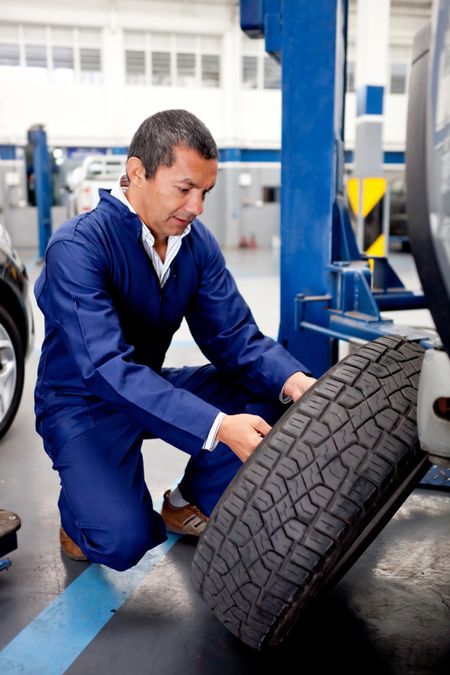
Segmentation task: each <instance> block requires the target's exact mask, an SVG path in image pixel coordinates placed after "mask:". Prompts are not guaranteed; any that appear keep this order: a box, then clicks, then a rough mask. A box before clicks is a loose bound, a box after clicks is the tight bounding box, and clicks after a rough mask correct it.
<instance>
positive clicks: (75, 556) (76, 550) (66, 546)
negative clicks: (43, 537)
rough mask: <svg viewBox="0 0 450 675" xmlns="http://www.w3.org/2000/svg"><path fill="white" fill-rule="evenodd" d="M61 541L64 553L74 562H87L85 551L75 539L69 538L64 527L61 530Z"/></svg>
mask: <svg viewBox="0 0 450 675" xmlns="http://www.w3.org/2000/svg"><path fill="white" fill-rule="evenodd" d="M59 541H60V542H61V548H62V550H63V551H64V553H65V554H66V555H67V556H68V557H69V558H71V559H72V560H87V558H86V556H85V555H84V553H83V551H82V550H81V548H80V547H79V546H77V545H76V543H75V542H74V540H73V539H71V538H70V537H69V535H68V534H67V532H66V531H65V530H63V528H62V527H60V528H59Z"/></svg>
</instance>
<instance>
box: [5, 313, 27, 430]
mask: <svg viewBox="0 0 450 675" xmlns="http://www.w3.org/2000/svg"><path fill="white" fill-rule="evenodd" d="M0 326H1V327H3V328H4V329H5V331H6V332H7V334H8V337H9V340H10V341H11V344H12V347H13V350H14V359H15V368H16V381H15V384H14V391H13V394H12V397H11V400H10V401H9V403H8V406H7V410H5V411H3V409H2V410H0V438H2V437H3V436H4V435H5V434H6V432H7V431H8V429H9V427H10V426H11V424H12V423H13V421H14V418H15V416H16V413H17V410H18V408H19V404H20V400H21V398H22V392H23V384H24V377H25V354H24V349H23V344H22V340H21V337H20V334H19V331H18V329H17V327H16V325H15V323H14V321H13V320H12V319H11V317H10V315H9V314H8V312H7V311H6V310H5V309H4V308H3V307H0ZM1 369H2V355H1V354H0V372H1ZM1 405H2V403H1V401H0V406H1Z"/></svg>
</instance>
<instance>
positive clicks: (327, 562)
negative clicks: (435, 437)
mask: <svg viewBox="0 0 450 675" xmlns="http://www.w3.org/2000/svg"><path fill="white" fill-rule="evenodd" d="M423 352H424V350H423V348H422V347H421V346H420V345H418V344H416V343H412V342H408V341H405V340H403V339H402V338H399V337H397V336H388V337H383V338H379V339H377V340H375V341H373V342H371V343H368V344H366V345H363V346H362V347H359V348H358V349H357V350H356V351H355V352H354V353H353V354H352V355H350V356H348V357H347V358H345V359H344V360H342V361H341V362H340V363H338V364H337V365H336V366H334V367H333V368H331V369H330V370H329V371H328V372H327V373H326V374H325V375H324V376H323V377H322V378H320V380H318V381H317V383H316V384H315V385H314V387H312V388H311V389H310V390H309V391H308V392H307V393H306V394H305V395H304V396H303V397H302V398H301V399H300V400H299V401H298V402H297V403H296V404H294V405H293V406H291V408H290V409H289V410H288V411H287V412H286V413H285V414H284V415H283V417H282V418H281V419H280V420H279V421H278V423H277V424H276V425H275V426H274V428H273V430H272V431H271V433H270V434H269V435H268V436H267V437H266V438H265V439H264V440H263V441H262V442H261V444H260V445H259V446H258V448H257V449H256V450H255V452H254V453H253V455H252V456H251V458H250V459H249V460H248V461H247V462H246V463H245V465H243V466H242V468H241V469H240V471H239V472H238V474H237V475H236V476H235V478H234V479H233V481H232V482H231V483H230V485H229V486H228V488H227V490H226V491H225V493H224V494H223V496H222V498H221V500H220V501H219V503H218V504H217V506H216V508H215V509H214V511H213V513H212V515H211V518H210V520H209V523H208V525H207V527H206V529H205V531H204V533H203V535H202V537H201V538H200V541H199V543H198V545H197V549H196V553H195V556H194V561H193V566H192V581H193V584H194V586H195V588H196V590H197V591H198V592H199V593H200V595H201V596H202V597H203V599H204V600H205V601H206V603H207V605H208V606H209V608H210V609H211V610H212V611H213V612H214V613H215V615H216V616H217V617H218V618H219V619H220V621H222V623H223V624H224V625H225V626H226V627H227V628H228V629H229V630H230V631H231V632H232V633H233V634H234V635H236V636H237V637H239V638H240V640H242V641H243V642H244V643H246V644H247V645H249V646H251V647H253V648H256V649H262V648H264V647H266V646H272V645H275V644H279V643H280V642H282V641H283V640H284V639H285V638H286V637H287V635H288V633H289V631H290V629H291V628H292V627H293V625H294V624H295V622H296V620H297V619H298V618H299V616H300V615H301V614H302V612H303V611H304V610H305V609H306V607H308V606H309V605H310V603H311V601H312V600H313V599H314V598H315V597H316V596H317V594H318V593H319V592H322V591H323V590H324V589H327V588H328V587H329V586H331V585H332V584H333V583H336V582H337V581H338V579H339V578H341V577H342V575H343V574H344V573H345V572H346V571H347V570H348V568H349V567H350V565H351V564H352V563H353V562H354V561H355V560H356V558H357V557H359V555H360V554H361V553H362V552H363V550H364V549H365V548H367V546H368V545H369V544H370V542H371V541H373V539H374V538H375V536H376V534H378V532H379V531H380V530H381V528H382V527H384V525H385V524H386V523H387V522H388V521H389V519H390V518H391V517H392V515H393V514H394V513H395V511H396V510H397V509H398V508H399V506H400V505H401V503H402V502H403V501H404V500H405V499H406V497H407V496H408V494H409V493H410V492H411V490H412V489H413V488H414V487H415V485H416V484H417V483H418V481H419V480H420V478H421V477H422V476H423V474H424V473H425V472H426V471H427V469H428V468H429V463H428V460H427V456H426V454H425V453H424V452H422V451H421V449H420V446H419V443H418V438H417V427H416V397H417V386H418V380H419V374H420V369H421V364H422V358H423Z"/></svg>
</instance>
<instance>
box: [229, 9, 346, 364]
mask: <svg viewBox="0 0 450 675" xmlns="http://www.w3.org/2000/svg"><path fill="white" fill-rule="evenodd" d="M346 25H347V0H314V2H292V1H287V0H260V1H259V2H256V1H254V0H253V1H252V0H241V26H242V29H243V30H244V31H245V32H246V33H247V34H248V35H249V36H251V37H263V36H264V37H265V41H266V51H268V52H269V53H270V54H272V55H273V56H274V57H275V58H277V60H279V61H281V62H282V141H281V166H282V168H281V184H282V187H281V232H280V234H281V261H280V263H281V308H280V309H281V321H280V331H279V341H280V342H281V343H282V344H283V345H284V346H285V347H286V348H287V349H288V350H289V351H290V352H291V353H292V354H294V355H295V356H296V357H298V358H299V359H300V360H301V361H303V363H306V364H307V365H308V366H309V367H310V369H311V370H312V372H313V374H314V375H315V376H319V375H321V374H322V373H324V372H325V371H326V370H328V369H329V368H330V367H331V366H332V365H333V364H334V363H335V361H336V351H337V341H336V340H334V339H330V336H329V335H325V334H321V333H320V332H312V331H310V330H299V320H298V316H297V312H298V307H299V299H301V298H302V297H303V296H305V297H307V298H308V321H309V322H310V323H313V324H317V325H318V326H324V327H326V326H327V322H328V319H327V318H326V317H325V311H324V309H325V306H326V304H327V300H326V296H327V294H328V293H329V290H328V289H329V283H328V275H329V266H330V264H331V261H332V246H333V217H335V216H336V196H337V194H338V193H339V194H340V195H341V198H343V168H344V145H343V121H344V83H345V48H346ZM356 253H357V252H356ZM314 298H317V302H314ZM328 300H329V296H328ZM300 304H301V303H300Z"/></svg>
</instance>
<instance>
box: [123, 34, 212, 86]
mask: <svg viewBox="0 0 450 675" xmlns="http://www.w3.org/2000/svg"><path fill="white" fill-rule="evenodd" d="M124 42H125V72H126V81H127V83H128V84H153V85H155V86H177V87H200V86H203V87H219V86H220V53H219V52H220V49H221V38H219V37H217V36H214V35H192V34H188V33H162V32H161V33H145V32H131V31H126V32H125V34H124Z"/></svg>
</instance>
